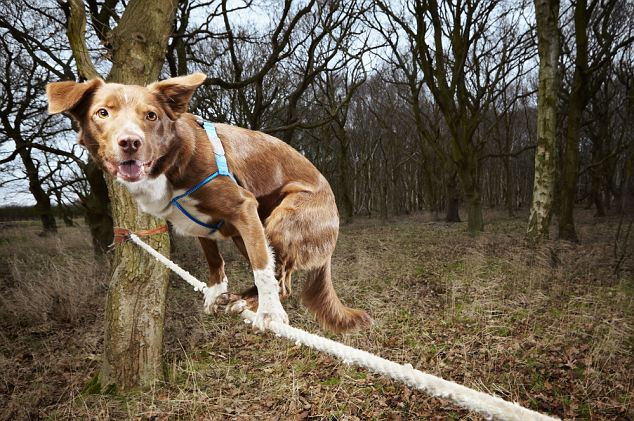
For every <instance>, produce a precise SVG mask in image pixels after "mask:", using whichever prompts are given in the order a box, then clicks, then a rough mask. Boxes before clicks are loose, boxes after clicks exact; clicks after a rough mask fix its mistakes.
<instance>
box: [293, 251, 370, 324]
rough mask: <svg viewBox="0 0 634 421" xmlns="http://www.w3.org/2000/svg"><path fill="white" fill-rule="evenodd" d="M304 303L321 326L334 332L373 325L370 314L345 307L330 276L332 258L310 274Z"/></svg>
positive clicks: (304, 294) (304, 291)
mask: <svg viewBox="0 0 634 421" xmlns="http://www.w3.org/2000/svg"><path fill="white" fill-rule="evenodd" d="M302 301H303V302H304V305H305V306H306V307H308V309H309V310H310V311H311V312H312V313H313V314H315V316H316V317H317V321H318V322H319V324H320V325H322V326H323V327H325V328H326V329H328V330H331V331H333V332H337V333H339V332H347V331H350V330H355V329H361V328H365V327H369V326H370V325H371V324H372V318H371V317H370V316H369V315H368V313H366V312H365V311H363V310H357V309H354V308H349V307H346V306H344V305H343V304H342V303H341V301H340V300H339V297H337V293H336V292H335V289H334V287H333V286H332V278H331V275H330V258H329V259H328V261H327V262H326V263H325V264H324V265H323V266H321V267H320V268H317V269H313V270H311V271H309V272H308V276H307V279H306V284H305V285H304V290H303V291H302Z"/></svg>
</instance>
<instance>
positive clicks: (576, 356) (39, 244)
mask: <svg viewBox="0 0 634 421" xmlns="http://www.w3.org/2000/svg"><path fill="white" fill-rule="evenodd" d="M578 213H579V217H578V221H579V225H578V228H579V233H580V238H581V244H578V245H575V244H568V243H564V242H556V241H553V242H548V243H547V244H545V245H544V246H543V247H541V248H540V249H539V250H537V251H533V250H529V249H527V248H526V247H525V246H524V245H523V241H522V238H523V232H524V228H525V218H523V217H522V218H508V217H505V216H502V215H501V214H495V213H491V214H490V215H487V221H488V225H487V226H486V231H485V232H484V233H483V234H482V235H480V236H479V237H477V238H471V237H469V236H468V235H467V234H466V233H465V231H464V230H465V224H452V225H448V224H445V223H442V222H434V221H432V220H431V219H430V218H429V217H428V216H423V215H421V216H413V217H408V218H398V219H395V220H393V221H390V222H387V223H383V222H380V221H378V220H369V219H359V220H358V221H356V222H354V223H353V224H351V225H348V226H345V227H343V228H342V230H341V235H340V239H339V243H338V246H337V250H336V252H335V255H334V266H333V271H334V280H335V288H336V289H337V291H338V293H339V296H340V297H341V299H342V301H344V302H345V303H346V304H348V305H350V306H356V307H361V308H364V309H366V310H368V311H369V312H370V313H371V315H372V316H373V318H374V320H375V323H374V325H373V327H372V328H371V329H369V330H367V331H363V332H357V333H352V334H345V335H327V336H329V337H332V338H335V339H337V340H339V341H342V342H344V343H346V344H349V345H352V346H355V347H358V348H361V349H365V350H367V351H370V352H373V353H377V354H380V355H381V356H384V357H386V358H389V359H392V360H394V361H397V362H401V363H411V364H412V365H413V366H414V367H416V368H418V369H420V370H422V371H425V372H428V373H432V374H435V375H438V376H441V377H443V378H445V379H451V380H454V381H456V382H459V383H462V384H465V385H466V386H469V387H472V388H475V389H478V390H481V391H484V392H487V393H494V394H496V395H498V396H501V397H503V398H505V399H507V400H511V401H516V402H520V403H521V404H522V405H525V406H527V407H529V408H531V409H534V410H538V411H543V412H546V413H549V414H553V415H556V416H560V417H564V418H567V419H573V418H582V419H583V418H586V419H610V420H614V419H621V420H631V419H633V418H634V369H633V367H634V277H633V275H632V273H633V271H634V258H632V252H633V251H634V240H633V239H632V237H630V241H629V250H628V252H629V255H628V256H627V257H626V258H625V259H624V260H623V262H622V265H621V269H622V270H621V272H620V274H619V275H618V276H616V275H615V274H614V265H615V257H614V256H615V252H614V243H615V235H616V231H617V226H618V218H616V217H608V218H602V219H595V218H592V216H591V214H590V213H587V212H584V211H581V210H580V211H579V212H578ZM37 232H38V226H37V225H35V224H34V223H4V225H3V226H2V227H0V419H1V420H22V419H69V418H81V419H95V420H109V419H142V420H167V419H182V420H189V419H280V420H287V419H298V420H303V419H329V420H357V419H377V420H383V419H391V420H406V419H479V417H478V416H476V415H474V414H470V413H468V412H466V411H464V410H461V409H459V408H457V407H456V406H454V405H453V404H451V403H448V402H446V401H443V400H440V399H434V398H429V397H427V396H426V395H424V394H422V393H420V392H417V391H412V390H410V389H409V388H407V387H406V386H403V385H401V384H397V383H394V382H391V381H388V380H386V379H383V378H380V377H378V376H376V375H372V374H368V373H367V372H366V371H364V370H362V369H356V368H352V367H349V366H346V365H345V364H343V363H341V362H340V361H338V360H336V359H334V358H331V357H329V356H326V355H324V354H320V353H318V352H316V351H312V350H310V349H307V348H305V347H298V346H296V345H295V344H293V343H289V342H287V341H285V340H283V339H280V338H276V337H274V336H273V335H271V334H256V333H254V332H253V331H252V330H251V329H250V328H249V327H248V326H246V325H244V323H241V322H240V320H239V319H238V317H237V316H231V315H224V314H223V315H218V316H207V315H204V314H203V313H202V299H201V297H200V296H198V295H196V293H194V292H193V291H192V290H191V289H190V288H189V286H188V285H187V284H186V283H184V282H182V281H181V280H180V279H178V278H175V277H174V278H172V279H171V281H170V291H169V301H168V321H167V332H166V344H165V362H166V368H165V370H166V381H165V383H161V384H157V385H156V386H155V387H154V388H152V389H151V390H147V391H143V392H136V393H130V394H125V395H121V394H117V393H116V392H111V393H109V394H96V393H94V392H95V391H94V388H91V387H90V384H91V379H93V378H94V377H95V375H96V373H97V372H98V370H99V366H100V353H101V351H102V348H103V338H102V336H103V307H104V300H105V294H106V288H107V287H106V283H105V282H106V280H107V272H108V271H107V268H104V267H103V266H98V265H97V264H95V263H94V261H93V259H92V254H91V251H90V250H91V248H90V240H89V237H88V232H87V230H86V228H81V227H79V228H62V229H61V232H60V234H59V235H58V236H56V237H48V238H41V237H38V236H37ZM633 236H634V233H633ZM223 248H224V251H223V254H224V256H225V260H226V261H227V270H228V277H229V280H230V290H233V291H239V290H241V289H242V288H244V287H246V286H247V285H249V284H250V283H251V282H252V278H251V275H250V274H249V272H248V267H247V265H246V262H245V261H244V260H243V259H242V258H241V257H239V255H238V253H237V251H236V250H235V249H234V248H233V246H232V244H226V245H225V246H223ZM622 248H623V244H621V248H619V250H621V249H622ZM618 253H620V251H618V252H617V254H618ZM173 257H174V260H175V261H177V262H179V263H181V264H182V265H183V266H184V267H185V268H186V269H188V270H190V271H191V272H192V273H193V274H194V275H195V276H197V277H199V278H200V279H205V276H206V265H205V263H204V260H203V257H202V253H201V252H200V251H199V250H198V245H197V243H196V242H195V241H192V239H185V238H180V239H178V241H177V244H176V252H175V253H174V256H173ZM302 278H303V276H302V275H301V274H299V275H296V277H295V280H294V287H295V288H294V291H295V293H294V296H293V297H292V298H290V299H289V300H287V301H286V302H285V304H284V305H285V307H286V310H287V312H288V314H289V317H290V321H291V323H292V324H293V325H295V326H298V327H300V328H303V329H306V330H309V331H311V332H316V333H322V334H323V332H320V329H319V327H318V326H317V324H316V323H315V322H314V321H313V319H312V317H311V315H310V314H309V313H308V312H307V311H306V309H305V308H304V307H302V306H301V305H300V304H299V300H298V295H299V291H300V290H301V284H302V283H303V279H302Z"/></svg>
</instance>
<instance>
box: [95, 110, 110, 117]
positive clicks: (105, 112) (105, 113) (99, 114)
mask: <svg viewBox="0 0 634 421" xmlns="http://www.w3.org/2000/svg"><path fill="white" fill-rule="evenodd" d="M108 116H110V114H108V110H106V109H105V108H99V109H98V110H97V117H99V118H108Z"/></svg>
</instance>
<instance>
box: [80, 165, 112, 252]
mask: <svg viewBox="0 0 634 421" xmlns="http://www.w3.org/2000/svg"><path fill="white" fill-rule="evenodd" d="M84 174H86V178H87V179H88V184H89V185H90V194H88V196H86V197H85V198H84V199H83V204H84V206H85V207H86V223H87V224H88V228H89V229H90V236H91V238H92V247H93V250H94V252H95V256H97V257H102V256H103V255H104V254H105V253H106V251H107V250H108V246H109V245H110V244H112V238H113V236H112V216H111V215H110V197H109V196H108V185H107V184H106V180H105V179H104V178H103V171H101V168H99V167H98V166H97V164H95V162H94V161H93V160H92V159H88V163H87V164H86V167H85V168H84Z"/></svg>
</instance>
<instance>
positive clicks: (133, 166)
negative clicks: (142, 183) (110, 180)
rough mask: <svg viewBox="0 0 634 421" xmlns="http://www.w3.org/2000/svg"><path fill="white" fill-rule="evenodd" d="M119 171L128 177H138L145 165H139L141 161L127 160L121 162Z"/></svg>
mask: <svg viewBox="0 0 634 421" xmlns="http://www.w3.org/2000/svg"><path fill="white" fill-rule="evenodd" d="M118 169H119V173H120V174H121V175H123V176H124V177H127V178H138V177H140V176H141V171H143V166H142V165H139V161H134V160H131V161H125V162H122V163H121V164H119V168H118Z"/></svg>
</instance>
